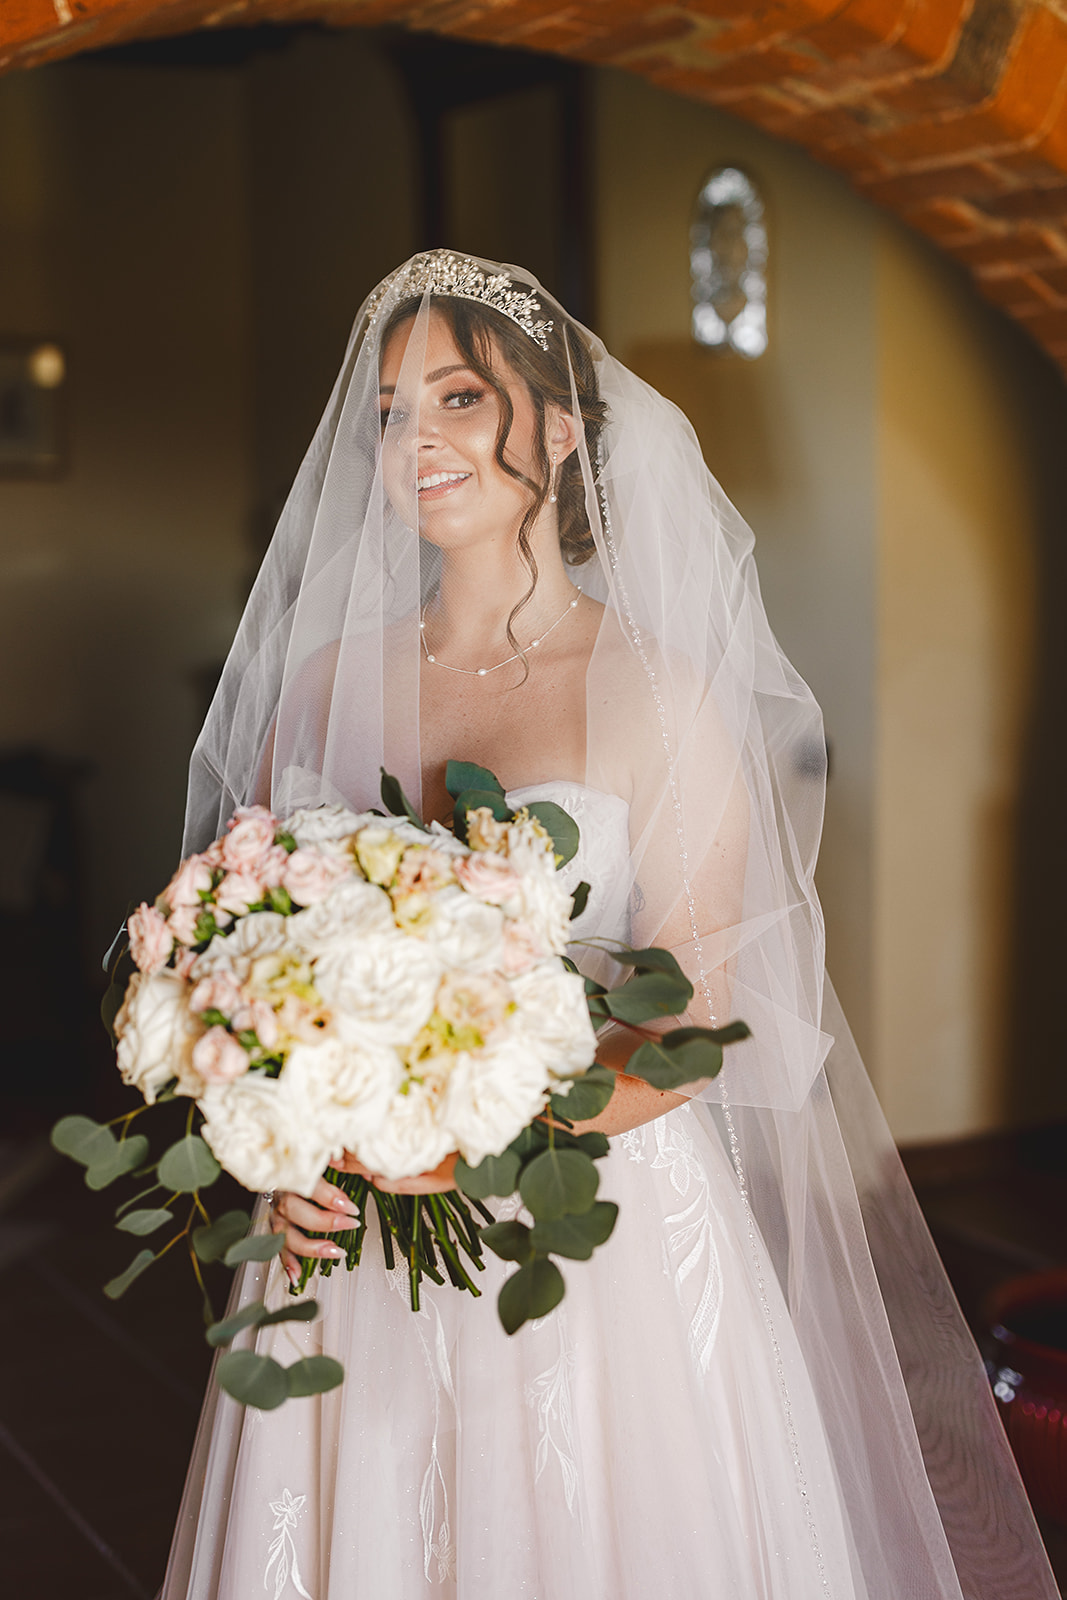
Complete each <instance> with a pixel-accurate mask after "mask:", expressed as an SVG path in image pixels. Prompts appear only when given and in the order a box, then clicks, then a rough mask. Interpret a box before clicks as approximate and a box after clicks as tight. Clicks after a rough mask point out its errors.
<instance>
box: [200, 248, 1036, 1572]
mask: <svg viewBox="0 0 1067 1600" xmlns="http://www.w3.org/2000/svg"><path fill="white" fill-rule="evenodd" d="M442 297H451V298H453V299H459V300H468V301H470V302H476V303H479V304H481V305H483V306H488V307H490V308H491V309H492V310H493V311H494V313H495V314H496V315H497V316H499V317H500V318H506V319H507V320H508V322H510V323H511V324H512V326H514V327H517V328H518V329H519V330H520V332H521V333H522V334H523V335H524V336H525V337H527V338H530V339H537V340H538V342H539V343H540V340H541V339H544V340H546V341H548V342H549V343H551V342H552V341H555V345H554V348H556V349H557V350H559V351H561V352H562V356H561V359H562V360H564V362H565V364H566V367H567V370H568V371H569V382H570V388H571V395H572V402H573V410H574V414H575V415H578V414H579V412H580V407H581V402H582V398H583V396H582V394H581V393H580V392H579V391H580V389H581V387H582V385H583V383H585V382H586V381H587V379H586V376H585V375H583V362H591V365H592V370H593V372H594V374H595V382H596V386H597V388H598V390H599V396H600V398H601V399H602V401H603V402H604V404H605V405H606V412H607V415H606V420H605V422H604V424H603V428H602V430H598V429H590V428H586V429H585V431H584V432H582V433H581V435H580V437H579V443H578V449H577V451H576V452H575V461H576V464H577V465H576V468H575V469H573V470H572V474H571V492H572V493H574V494H577V495H579V496H580V497H581V501H582V504H583V506H584V513H585V518H586V520H587V522H588V527H589V530H590V532H591V535H592V544H593V549H592V552H591V554H590V556H589V558H588V560H586V561H584V562H582V563H581V564H578V565H575V566H574V569H573V576H574V579H575V582H577V583H580V584H581V586H582V589H583V591H584V592H585V593H586V594H588V595H591V596H592V597H593V598H594V599H595V600H597V601H599V602H600V603H601V604H602V605H603V607H604V610H603V616H602V622H601V625H600V632H599V635H598V638H597V642H596V645H595V647H594V649H593V652H592V656H591V659H590V661H589V666H588V670H587V674H586V768H585V774H584V782H585V783H586V784H587V785H588V786H589V787H590V788H592V789H600V790H603V791H605V792H609V793H610V792H612V791H613V790H617V789H618V786H619V773H620V772H625V773H629V774H630V775H631V778H632V781H631V785H630V789H629V792H628V793H627V794H626V795H625V796H624V798H626V799H627V800H628V801H629V803H630V814H631V824H630V838H631V858H630V866H629V871H628V873H627V874H625V875H624V876H623V877H621V878H620V880H619V881H618V882H617V883H615V884H613V885H612V890H611V892H612V894H613V895H614V896H615V897H616V899H617V903H618V906H619V908H621V909H622V911H623V912H624V914H625V913H627V912H628V914H629V916H630V923H631V928H632V937H633V941H634V943H635V944H638V943H640V944H652V943H663V944H667V945H669V946H670V947H671V948H672V949H673V950H674V952H675V954H676V955H677V957H678V959H679V960H680V961H681V963H682V965H683V966H684V967H685V968H686V970H687V972H688V974H689V976H690V977H691V979H692V981H693V983H694V986H695V991H696V994H695V999H694V1002H693V1008H692V1017H693V1020H695V1021H706V1020H708V1019H709V1018H711V1017H715V1018H718V1019H719V1020H723V1021H725V1020H726V1019H727V1016H728V1015H729V1016H736V1017H740V1018H743V1019H744V1020H745V1021H746V1022H747V1023H748V1025H749V1027H750V1029H751V1034H752V1036H751V1038H750V1039H749V1040H748V1041H746V1042H745V1043H743V1044H740V1045H736V1046H732V1047H730V1049H729V1050H728V1051H727V1063H726V1066H725V1067H724V1070H723V1072H722V1074H721V1075H720V1077H719V1078H718V1079H717V1080H715V1081H714V1082H713V1083H712V1084H711V1085H705V1086H703V1087H700V1088H699V1089H698V1090H697V1091H696V1096H695V1097H696V1099H697V1101H698V1102H699V1115H700V1116H701V1117H702V1118H703V1119H706V1120H707V1121H708V1122H709V1123H710V1124H713V1125H714V1129H715V1131H716V1135H717V1137H718V1138H720V1139H721V1141H722V1143H723V1145H724V1147H725V1149H726V1151H727V1152H728V1155H729V1158H730V1161H731V1162H732V1164H733V1170H734V1175H735V1180H736V1184H737V1186H738V1189H739V1190H740V1192H741V1195H742V1196H743V1199H744V1203H745V1205H746V1207H747V1212H748V1216H749V1227H748V1249H749V1254H750V1266H751V1273H752V1275H753V1278H754V1280H755V1282H756V1283H757V1284H759V1285H760V1286H761V1294H762V1286H763V1285H764V1284H765V1282H767V1281H768V1280H769V1279H770V1277H771V1275H773V1276H774V1277H776V1278H777V1280H778V1283H779V1284H780V1285H781V1288H782V1291H783V1293H784V1295H785V1298H786V1301H787V1304H788V1307H789V1313H790V1315H791V1318H792V1323H793V1325H794V1327H795V1329H796V1332H797V1336H798V1338H799V1341H800V1345H801V1348H802V1350H803V1354H804V1358H805V1360H806V1363H807V1367H808V1371H809V1373H810V1376H811V1381H812V1384H813V1386H814V1390H815V1394H816V1396H817V1400H818V1404H819V1409H820V1412H821V1416H822V1420H823V1425H824V1427H825V1430H826V1435H827V1438H828V1440H829V1444H830V1449H831V1453H832V1459H833V1463H834V1468H835V1472H836V1476H837V1481H838V1485H839V1490H840V1495H841V1499H842V1503H843V1506H844V1508H845V1514H846V1519H847V1524H848V1532H849V1540H850V1546H851V1549H852V1560H853V1562H854V1565H855V1576H856V1583H857V1592H861V1593H862V1592H866V1593H867V1594H868V1595H869V1596H870V1597H871V1600H905V1597H909V1596H913V1597H915V1600H920V1597H921V1600H949V1597H955V1600H958V1597H961V1596H965V1597H967V1600H1055V1597H1056V1595H1057V1590H1056V1587H1055V1584H1054V1581H1053V1579H1052V1575H1051V1572H1050V1570H1049V1568H1048V1565H1047V1561H1046V1559H1045V1556H1044V1553H1043V1551H1042V1548H1041V1544H1040V1540H1039V1538H1038V1535H1037V1531H1036V1528H1035V1526H1034V1523H1033V1518H1032V1515H1031V1513H1030V1510H1029V1506H1028V1503H1027V1501H1026V1498H1025V1495H1024V1492H1023V1489H1022V1486H1021V1484H1020V1481H1019V1478H1018V1475H1017V1473H1016V1470H1015V1467H1014V1463H1013V1461H1012V1458H1011V1455H1010V1452H1009V1450H1008V1447H1007V1444H1006V1441H1005V1438H1004V1434H1003V1431H1002V1429H1001V1426H1000V1423H999V1421H998V1419H997V1416H996V1414H995V1411H994V1407H993V1404H992V1400H991V1397H990V1394H989V1388H988V1383H987V1380H986V1377H985V1373H984V1371H983V1368H982V1365H981V1362H980V1360H979V1357H978V1354H977V1351H976V1350H975V1347H974V1344H973V1341H972V1339H971V1337H970V1335H969V1333H968V1331H967V1328H966V1326H965V1324H964V1322H963V1319H962V1316H961V1314H960V1311H959V1309H958V1306H957V1305H956V1302H955V1300H954V1297H953V1294H952V1291H951V1289H950V1287H949V1284H948V1282H947V1279H946V1277H945V1274H944V1271H943V1268H942V1267H941V1264H940V1262H939V1260H938V1258H937V1255H936V1252H935V1250H934V1247H933V1245H932V1242H931V1240H930V1238H929V1235H928V1233H927V1230H926V1228H925V1225H924V1223H923V1220H922V1217H921V1215H920V1213H919V1210H918V1207H917V1205H916V1202H915V1199H914V1196H913V1195H912V1193H911V1190H910V1188H909V1186H908V1183H907V1180H906V1178H905V1177H904V1174H903V1171H902V1168H901V1166H900V1163H899V1159H898V1157H897V1155H896V1152H895V1150H894V1147H893V1144H892V1141H891V1139H890V1136H889V1133H888V1130H887V1129H886V1127H885V1124H884V1121H883V1118H882V1115H881V1112H880V1110H879V1108H878V1106H877V1103H876V1101H875V1099H874V1096H873V1093H872V1091H871V1089H870V1086H869V1084H868V1082H867V1079H866V1075H865V1073H864V1070H863V1066H862V1063H861V1061H860V1059H859V1055H858V1052H857V1050H856V1047H855V1044H854V1043H853V1040H852V1038H851V1035H850V1034H849V1031H848V1028H847V1024H846V1022H845V1020H844V1017H843V1016H842V1014H841V1011H840V1007H839V1005H838V1003H837V1000H836V997H835V995H834V993H833V990H832V988H831V986H830V984H829V982H828V980H827V977H826V972H825V961H824V937H823V920H822V915H821V911H820V907H819V903H818V898H817V895H816V892H815V887H814V868H815V860H816V853H817V849H818V844H819V837H820V831H821V826H822V817H823V803H824V793H825V782H826V759H825V742H824V737H823V730H822V720H821V715H820V712H819V709H818V706H817V705H816V703H815V701H814V698H813V696H812V694H811V692H810V691H809V689H808V688H807V686H806V684H805V683H804V682H803V680H802V679H801V678H800V677H799V676H798V674H797V673H796V671H795V670H794V669H793V668H792V666H791V665H790V663H789V662H788V661H787V660H786V658H785V657H784V655H783V654H782V652H781V650H780V649H779V647H778V645H777V643H776V641H775V639H774V636H773V634H772V632H771V629H770V626H769V623H768V620H767V617H766V613H765V611H764V607H763V603H762V600H761V597H760V591H759V584H758V580H757V576H756V570H755V566H754V562H753V553H752V552H753V540H752V535H751V533H750V531H749V529H748V528H747V527H746V525H745V523H744V522H743V520H742V519H741V517H740V516H739V515H738V513H737V511H736V510H735V509H734V508H733V507H732V506H731V505H730V503H729V502H728V501H727V500H726V498H725V496H724V495H723V494H722V492H721V490H720V489H719V487H718V485H717V484H716V482H715V480H714V479H713V477H712V476H711V474H710V472H709V471H708V469H707V467H706V466H705V464H704V461H703V459H702V456H701V451H700V447H699V444H698V442H697V439H696V436H695V434H694V433H693V430H692V429H691V427H690V426H689V424H688V422H687V421H686V419H685V418H684V416H683V415H682V414H681V413H680V412H679V411H678V410H677V408H676V407H675V406H673V405H672V404H671V403H670V402H669V401H667V400H665V399H664V398H662V397H661V396H660V395H659V394H657V393H655V391H653V390H652V389H651V388H650V387H649V386H648V385H646V384H645V383H643V382H642V381H641V380H640V379H639V378H638V377H636V376H635V375H634V374H633V373H632V372H630V371H628V370H627V369H626V368H625V367H624V366H622V365H621V364H620V363H619V362H618V361H616V360H614V359H613V358H612V357H611V356H610V355H608V354H607V352H606V351H605V350H604V348H603V346H602V344H601V343H600V341H599V340H598V339H597V338H596V337H595V335H593V334H591V333H589V332H588V331H587V330H585V329H582V328H580V327H578V325H576V324H575V323H574V322H573V320H572V319H571V318H570V317H569V316H568V315H567V313H566V312H565V310H564V309H563V308H562V307H561V306H559V305H558V304H557V303H556V302H555V301H554V300H553V299H552V297H551V296H550V295H549V294H548V293H547V292H546V291H545V290H544V289H543V288H542V287H541V286H540V285H539V284H538V283H537V282H536V280H535V279H533V278H532V277H531V275H530V274H528V273H526V272H524V271H522V270H521V269H519V268H517V267H511V266H506V265H504V266H502V265H500V264H497V263H492V262H486V261H482V260H475V259H472V258H469V257H465V256H459V255H451V254H449V253H448V252H434V253H430V254H428V255H423V256H420V257H416V258H413V260H412V261H411V262H408V263H405V265H404V266H402V267H401V268H399V269H398V270H397V272H396V273H394V274H393V275H392V276H391V277H390V278H389V279H387V280H386V281H385V283H384V284H382V285H379V287H378V289H377V290H375V292H374V294H373V295H372V296H370V297H369V299H368V300H367V301H366V302H365V303H364V305H363V306H362V307H361V309H360V311H359V314H358V315H357V318H356V322H355V326H354V328H353V332H352V336H351V339H350V342H349V345H348V349H347V351H346V354H345V359H344V363H343V365H342V368H341V372H340V374H339V376H338V379H337V382H336V384H335V387H334V390H333V392H332V394H331V396H330V400H329V404H328V405H327V408H326V412H325V414H324V416H323V419H322V422H321V423H320V426H319V428H318V430H317V432H316V435H315V438H314V440H313V442H312V444H311V447H310V449H309V451H308V454H307V456H306V458H305V460H304V463H303V465H302V466H301V468H300V471H299V473H298V476H297V479H296V482H295V484H294V486H293V489H292V492H291V494H290V496H289V498H288V501H287V503H286V505H285V508H284V510H283V512H282V515H281V519H280V521H279V524H278V528H277V531H276V534H275V536H274V539H273V541H272V543H271V546H270V548H269V550H268V552H267V555H266V558H265V560H264V563H263V566H262V569H261V571H260V574H259V577H258V580H257V582H256V584H255V587H254V589H253V592H252V594H251V597H250V599H249V602H248V605H247V608H246V611H245V614H244V617H243V620H242V622H241V625H240V628H239V631H238V633H237V637H236V640H235V643H234V645H233V649H232V651H231V654H230V657H229V659H228V661H227V663H226V667H225V670H224V672H223V675H222V679H221V681H220V684H219V688H218V691H217V693H216V696H215V699H214V701H213V704H212V706H211V709H210V711H209V713H208V717H207V721H206V723H205V726H204V729H203V732H202V733H201V735H200V738H199V740H198V743H197V745H196V749H195V752H194V755H193V759H192V763H191V768H190V785H189V804H188V813H187V829H186V838H185V847H186V850H187V851H188V850H192V849H197V848H202V847H203V846H204V845H205V844H206V843H207V842H208V840H209V839H211V838H213V837H215V836H216V834H217V833H218V832H219V831H221V828H222V827H223V826H224V824H225V821H226V819H227V817H228V816H229V815H230V813H231V812H232V811H233V809H234V808H235V807H236V806H237V805H240V804H243V803H247V802H248V801H249V800H250V799H252V798H259V799H264V800H269V803H270V804H271V805H272V807H273V808H274V809H275V811H277V812H278V813H279V814H280V815H285V814H286V813H287V812H289V811H292V810H293V809H295V808H296V807H298V806H309V805H316V804H320V803H324V802H330V801H336V800H340V801H343V802H344V803H346V804H348V805H350V806H352V807H354V808H355V809H357V810H358V809H363V808H366V807H369V806H373V805H375V804H377V803H378V787H379V773H380V769H381V768H382V767H383V766H384V767H385V768H386V769H387V770H388V771H390V772H392V773H394V774H395V775H396V776H397V777H399V779H400V781H401V783H402V784H403V786H404V788H405V790H406V792H407V794H408V795H409V797H410V798H411V800H412V802H413V804H414V805H415V806H416V807H417V806H419V805H420V803H421V791H422V782H421V771H422V764H421V760H420V739H419V663H420V627H419V623H420V615H421V612H422V608H423V606H424V605H425V603H426V602H427V600H428V599H430V598H431V597H432V595H433V593H434V589H435V585H436V582H437V557H436V552H435V551H433V550H432V549H431V548H429V547H426V546H425V545H424V542H423V541H421V540H420V539H419V537H418V534H417V531H415V530H413V529H412V528H411V527H410V526H408V525H406V524H405V522H404V521H403V519H402V518H401V516H400V515H399V514H398V512H397V511H396V510H395V509H394V507H393V505H392V503H391V501H390V498H389V496H388V495H387V493H386V492H385V488H384V486H383V474H382V459H383V445H382V430H381V423H380V415H379V393H378V390H379V367H380V359H381V354H382V341H383V335H384V333H385V332H386V330H388V328H389V326H390V322H391V319H392V317H393V315H394V313H395V312H396V311H397V309H398V308H400V307H405V308H406V309H407V311H408V312H409V317H408V324H409V326H410V329H411V337H410V338H409V341H408V344H407V349H406V353H405V356H404V370H402V372H401V377H400V382H399V387H403V385H404V383H405V375H407V376H410V374H411V373H412V372H413V371H415V370H416V369H417V368H418V367H419V365H420V364H421V360H422V350H423V348H424V345H425V338H426V330H427V325H428V319H429V318H430V316H431V315H432V312H433V308H434V305H435V302H437V301H439V300H440V299H441V298H442ZM452 753H453V754H454V755H455V756H457V757H459V758H462V757H463V756H464V752H463V751H461V750H457V751H454V752H452ZM553 776H554V774H552V773H550V772H530V773H527V774H523V775H522V781H523V782H529V783H536V782H539V781H543V780H545V779H549V778H551V777H553ZM724 883H725V884H729V885H731V886H732V887H731V888H730V890H729V892H726V891H724V889H723V884H724ZM576 956H577V958H578V960H579V964H580V965H581V966H582V967H583V969H584V970H586V971H589V972H590V973H591V974H593V975H600V974H601V973H602V972H604V971H605V969H606V967H607V966H608V965H609V964H610V958H609V957H607V956H606V955H604V954H603V953H602V952H597V951H590V950H586V951H582V952H576ZM609 1248H610V1246H609ZM763 1305H764V1308H765V1313H766V1314H765V1318H764V1334H765V1338H766V1340H767V1341H768V1343H769V1347H770V1348H771V1350H772V1352H773V1351H774V1350H775V1348H776V1341H777V1339H778V1337H779V1334H778V1330H777V1329H776V1324H775V1314H774V1312H773V1311H772V1307H771V1300H770V1297H769V1296H767V1295H765V1294H764V1295H763ZM487 1312H488V1308H486V1307H484V1306H475V1307H472V1308H470V1314H471V1315H477V1314H487ZM778 1371H779V1376H780V1385H779V1387H780V1395H779V1400H780V1404H781V1406H782V1407H783V1408H784V1412H785V1415H786V1422H787V1425H788V1423H789V1408H790V1394H789V1386H788V1384H787V1382H786V1381H785V1376H784V1371H783V1369H782V1367H781V1363H780V1362H779V1363H778ZM796 1493H797V1494H798V1495H801V1496H803V1495H805V1494H806V1493H807V1490H806V1487H805V1483H804V1478H803V1472H802V1470H801V1468H800V1466H799V1463H798V1471H797V1475H796ZM708 1514H709V1516H713V1515H714V1508H713V1507H709V1512H708ZM828 1592H829V1591H828Z"/></svg>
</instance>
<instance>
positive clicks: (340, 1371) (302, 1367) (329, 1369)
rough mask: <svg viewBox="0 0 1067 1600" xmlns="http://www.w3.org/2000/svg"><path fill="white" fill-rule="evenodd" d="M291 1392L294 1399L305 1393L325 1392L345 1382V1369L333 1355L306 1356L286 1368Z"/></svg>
mask: <svg viewBox="0 0 1067 1600" xmlns="http://www.w3.org/2000/svg"><path fill="white" fill-rule="evenodd" d="M285 1375H286V1378H287V1379H288V1382H289V1393H290V1395H292V1397H293V1399H294V1400H297V1399H299V1398H300V1396H301V1395H305V1394H325V1393H326V1391H327V1389H336V1388H337V1386H338V1384H340V1383H343V1382H344V1377H345V1369H344V1367H342V1365H341V1363H340V1362H339V1361H335V1360H334V1359H333V1357H332V1356H305V1357H304V1359H303V1361H294V1362H293V1364H292V1366H291V1367H286V1368H285Z"/></svg>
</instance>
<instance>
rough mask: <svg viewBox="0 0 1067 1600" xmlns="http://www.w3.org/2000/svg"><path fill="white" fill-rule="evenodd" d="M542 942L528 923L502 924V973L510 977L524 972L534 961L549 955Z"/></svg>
mask: <svg viewBox="0 0 1067 1600" xmlns="http://www.w3.org/2000/svg"><path fill="white" fill-rule="evenodd" d="M550 954H551V952H550V951H549V949H548V947H547V946H546V945H545V943H544V941H543V940H541V939H539V938H538V936H537V934H536V933H535V932H534V930H533V929H532V928H531V927H530V924H529V923H528V922H506V923H505V924H504V971H505V972H506V973H508V975H509V976H510V977H514V976H515V975H516V974H517V973H520V972H526V971H527V970H528V969H529V968H530V967H532V966H533V964H534V962H535V961H541V960H543V959H544V957H545V956H547V955H550Z"/></svg>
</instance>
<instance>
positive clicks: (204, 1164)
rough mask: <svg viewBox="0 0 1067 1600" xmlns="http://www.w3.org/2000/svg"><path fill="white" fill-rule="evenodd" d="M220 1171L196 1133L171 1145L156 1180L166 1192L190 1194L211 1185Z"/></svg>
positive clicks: (161, 1163) (187, 1135) (160, 1164)
mask: <svg viewBox="0 0 1067 1600" xmlns="http://www.w3.org/2000/svg"><path fill="white" fill-rule="evenodd" d="M221 1171H222V1168H221V1167H220V1166H219V1164H218V1162H217V1161H216V1160H215V1157H214V1156H213V1155H212V1154H211V1151H210V1150H209V1149H208V1147H207V1145H206V1144H205V1143H204V1141H203V1139H201V1138H200V1136H199V1134H196V1133H188V1134H186V1136H185V1138H184V1139H179V1140H178V1142H177V1144H172V1145H171V1147H170V1149H169V1150H168V1151H167V1152H166V1154H165V1155H164V1157H163V1159H162V1161H161V1162H160V1163H159V1181H160V1183H161V1184H162V1185H163V1186H164V1188H166V1189H177V1190H178V1191H179V1193H181V1194H191V1193H192V1192H193V1190H194V1189H206V1188H207V1187H208V1186H209V1184H212V1183H214V1182H215V1179H216V1178H217V1177H218V1175H219V1173H220V1172H221Z"/></svg>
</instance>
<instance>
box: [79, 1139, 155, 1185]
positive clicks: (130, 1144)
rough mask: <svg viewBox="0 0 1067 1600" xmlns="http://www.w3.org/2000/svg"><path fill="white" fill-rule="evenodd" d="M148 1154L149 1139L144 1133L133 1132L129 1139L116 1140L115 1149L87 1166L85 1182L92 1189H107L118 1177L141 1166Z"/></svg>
mask: <svg viewBox="0 0 1067 1600" xmlns="http://www.w3.org/2000/svg"><path fill="white" fill-rule="evenodd" d="M147 1155H148V1140H147V1139H146V1138H145V1136H144V1134H143V1133H135V1134H132V1135H131V1136H130V1138H128V1139H123V1140H122V1141H121V1142H116V1143H115V1146H114V1149H112V1150H111V1151H109V1152H108V1154H107V1155H106V1156H105V1157H104V1158H103V1159H102V1160H99V1161H98V1160H96V1159H95V1158H94V1160H93V1162H92V1165H91V1166H89V1167H87V1168H86V1171H85V1182H86V1184H87V1185H88V1186H89V1188H90V1189H106V1188H107V1186H108V1184H109V1183H114V1182H115V1179H116V1178H121V1177H123V1176H124V1175H125V1174H126V1173H127V1172H132V1171H133V1170H134V1168H135V1167H139V1166H141V1165H142V1163H143V1162H144V1160H145V1158H146V1157H147Z"/></svg>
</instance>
